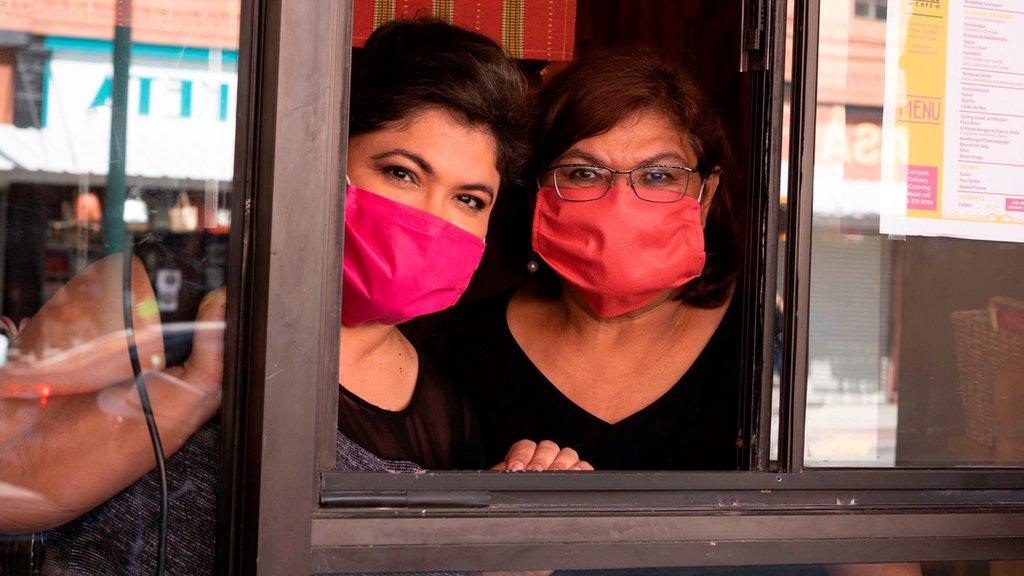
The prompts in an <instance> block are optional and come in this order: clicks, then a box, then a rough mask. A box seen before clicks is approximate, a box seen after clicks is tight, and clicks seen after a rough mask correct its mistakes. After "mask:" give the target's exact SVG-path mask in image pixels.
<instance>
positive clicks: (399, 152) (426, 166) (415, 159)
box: [370, 148, 434, 176]
mask: <svg viewBox="0 0 1024 576" xmlns="http://www.w3.org/2000/svg"><path fill="white" fill-rule="evenodd" d="M388 156H402V157H405V158H406V159H408V160H410V161H412V163H413V164H416V165H417V166H419V167H420V170H423V171H424V172H426V173H427V174H428V175H430V176H433V175H434V167H433V166H431V165H430V162H427V161H426V160H424V159H423V156H420V155H419V154H414V153H412V152H410V151H408V150H406V149H404V148H394V149H391V150H386V151H384V152H380V153H378V154H374V155H373V156H370V158H371V159H372V160H383V159H384V158H387V157H388Z"/></svg>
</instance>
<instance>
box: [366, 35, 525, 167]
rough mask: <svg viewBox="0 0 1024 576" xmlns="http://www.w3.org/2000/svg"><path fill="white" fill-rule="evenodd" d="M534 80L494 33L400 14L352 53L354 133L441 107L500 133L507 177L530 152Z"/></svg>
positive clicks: (500, 158) (496, 137)
mask: <svg viewBox="0 0 1024 576" xmlns="http://www.w3.org/2000/svg"><path fill="white" fill-rule="evenodd" d="M527 93H528V89H527V85H526V79H525V78H524V77H523V74H522V73H521V72H520V71H519V68H518V67H517V66H516V64H515V62H514V61H513V60H512V59H511V58H509V57H508V56H506V55H505V53H504V52H503V51H502V49H501V47H500V46H498V44H497V43H495V42H494V41H493V40H491V39H490V38H487V37H486V36H483V35H481V34H477V33H476V32H471V31H469V30H466V29H463V28H459V27H457V26H452V25H451V24H447V23H445V22H443V21H440V20H432V19H416V20H396V21H393V22H390V23H388V24H384V25H383V26H381V27H379V28H377V29H376V30H375V31H374V32H373V33H372V34H370V37H369V38H367V40H366V44H365V45H364V46H363V47H362V48H361V49H358V50H356V51H355V52H354V53H353V55H352V90H351V94H352V95H351V99H350V104H349V137H353V136H359V135H360V134H366V133H369V132H375V131H377V130H382V129H386V128H391V127H393V126H397V125H400V124H401V123H402V122H403V121H406V120H408V119H409V118H410V117H411V116H412V115H414V114H416V113H417V112H420V111H423V110H425V109H428V108H441V109H443V110H445V111H447V112H449V113H451V114H452V116H453V118H455V120H456V121H459V122H465V123H466V125H467V126H482V127H484V128H486V129H487V130H488V131H490V133H491V135H492V136H494V140H495V145H496V150H497V156H498V159H497V166H496V168H497V169H498V172H499V173H500V174H501V179H502V183H503V184H504V183H507V182H511V181H513V180H514V179H515V178H516V177H517V176H518V175H519V172H520V170H521V169H522V164H523V161H524V159H525V156H526V130H527V127H528V125H529V121H528V116H527V106H526V100H527Z"/></svg>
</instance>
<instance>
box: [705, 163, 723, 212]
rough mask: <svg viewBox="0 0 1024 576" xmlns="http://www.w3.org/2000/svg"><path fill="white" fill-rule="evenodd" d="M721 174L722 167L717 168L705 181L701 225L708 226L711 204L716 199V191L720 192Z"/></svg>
mask: <svg viewBox="0 0 1024 576" xmlns="http://www.w3.org/2000/svg"><path fill="white" fill-rule="evenodd" d="M721 174H722V169H721V167H719V166H715V169H714V170H712V171H711V174H710V175H709V176H708V177H707V178H705V179H704V192H703V194H701V199H700V223H701V224H702V225H704V224H707V221H708V212H709V211H710V210H711V202H712V201H714V199H715V191H716V190H718V182H719V176H720V175H721Z"/></svg>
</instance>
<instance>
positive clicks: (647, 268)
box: [533, 185, 705, 318]
mask: <svg viewBox="0 0 1024 576" xmlns="http://www.w3.org/2000/svg"><path fill="white" fill-rule="evenodd" d="M533 250H534V251H535V252H536V253H537V254H538V255H540V257H541V258H543V259H544V261H545V262H547V263H548V265H550V266H551V267H552V268H553V269H554V270H555V272H557V273H558V275H559V276H561V277H562V279H563V280H564V281H565V282H567V283H569V284H570V285H571V286H572V287H573V288H574V289H575V290H576V292H577V293H579V295H580V297H581V298H582V299H583V300H584V302H586V304H587V306H589V307H590V309H591V310H593V311H594V313H595V314H597V315H598V316H601V317H602V318H612V317H614V316H620V315H622V314H627V313H629V312H634V311H636V310H639V309H640V308H643V307H644V306H646V305H648V304H650V303H652V302H654V301H655V300H657V299H658V297H659V296H661V295H663V294H664V293H665V292H666V291H667V290H669V289H672V288H678V287H680V286H682V285H684V284H686V283H687V282H689V281H690V280H693V279H694V278H696V277H698V276H700V274H701V271H703V269H704V260H705V255H704V226H703V224H702V222H701V205H700V203H699V202H697V200H695V199H693V198H689V197H686V198H683V199H682V200H679V201H678V202H669V203H658V202H648V201H646V200H641V199H640V198H638V197H637V196H636V194H635V193H634V192H633V190H632V188H630V187H629V186H621V185H620V186H615V187H613V188H612V189H611V190H608V192H607V193H606V194H605V195H604V196H603V197H602V198H600V199H598V200H591V201H587V202H572V201H567V200H563V199H561V198H559V196H558V193H557V192H556V191H555V189H554V188H541V189H540V190H539V191H538V192H537V207H536V209H535V210H534V214H533Z"/></svg>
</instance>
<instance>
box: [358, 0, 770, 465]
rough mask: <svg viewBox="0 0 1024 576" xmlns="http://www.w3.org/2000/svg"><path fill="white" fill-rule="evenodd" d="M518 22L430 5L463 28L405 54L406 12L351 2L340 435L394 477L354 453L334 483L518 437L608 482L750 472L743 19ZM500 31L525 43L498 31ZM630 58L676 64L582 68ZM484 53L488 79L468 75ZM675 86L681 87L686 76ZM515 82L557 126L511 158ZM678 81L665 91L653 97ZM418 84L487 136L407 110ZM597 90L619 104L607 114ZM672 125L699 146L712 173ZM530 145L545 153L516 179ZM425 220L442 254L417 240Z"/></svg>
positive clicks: (411, 39)
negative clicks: (600, 473) (511, 25)
mask: <svg viewBox="0 0 1024 576" xmlns="http://www.w3.org/2000/svg"><path fill="white" fill-rule="evenodd" d="M514 4H515V3H511V4H510V3H505V4H504V6H505V7H504V9H499V6H501V3H498V2H494V3H484V5H487V6H489V8H488V9H487V10H485V11H484V12H482V13H480V14H471V13H464V12H461V11H460V10H459V9H458V6H459V5H458V3H456V8H455V10H454V11H453V12H450V13H449V12H446V11H445V9H443V8H438V9H436V10H435V13H436V14H438V15H439V16H441V17H442V18H446V19H449V20H450V21H452V22H453V23H454V27H451V28H445V29H443V32H431V33H429V34H426V33H424V35H423V36H422V37H418V36H416V34H418V32H415V31H413V32H409V33H408V35H406V36H404V38H405V39H406V44H405V45H404V46H395V43H394V42H393V39H394V38H396V37H398V36H397V35H391V36H389V35H388V30H393V29H394V28H387V27H385V28H383V31H380V30H381V29H380V28H378V29H377V30H378V31H377V32H373V30H374V25H375V24H379V23H381V22H382V21H386V20H388V19H390V18H391V17H394V18H398V19H401V18H402V17H407V16H410V15H412V14H413V13H414V9H412V8H408V9H407V8H403V7H401V6H397V7H396V8H395V10H394V13H393V14H390V13H387V14H385V13H384V12H382V11H381V10H377V9H375V8H374V6H373V5H372V3H370V2H357V3H356V4H355V16H354V22H355V28H354V36H355V39H356V46H357V47H356V49H355V53H354V57H353V74H352V86H351V95H352V99H351V102H350V103H349V110H350V132H349V137H350V140H349V149H348V158H347V160H348V174H347V175H348V178H349V181H350V185H349V187H348V188H347V194H346V214H345V221H344V227H345V248H344V251H345V252H344V260H345V262H344V265H343V268H344V270H343V272H344V275H345V277H344V279H343V281H342V309H341V316H342V324H343V326H342V329H341V343H340V348H341V353H340V368H341V374H340V378H339V379H340V383H341V386H340V387H339V396H340V401H339V428H340V431H341V433H342V434H343V435H344V437H345V439H342V442H346V441H353V442H354V443H355V445H356V446H357V447H362V448H365V449H366V450H367V451H368V452H369V453H370V455H376V456H379V457H382V458H385V459H386V460H388V461H391V462H392V463H390V464H389V463H388V462H379V461H376V460H367V457H368V456H369V455H367V454H365V453H360V452H357V451H354V450H353V449H352V447H347V448H346V447H344V446H343V450H342V454H341V456H342V457H343V458H347V459H346V460H344V461H342V462H340V465H341V467H342V468H344V469H353V468H354V469H379V468H381V467H384V468H388V467H390V468H391V469H400V470H411V469H414V467H412V466H407V465H406V464H395V463H394V462H396V461H402V462H412V463H413V464H416V465H417V466H420V467H426V468H432V469H453V468H454V469H465V468H471V469H481V468H484V469H489V468H491V467H492V466H495V465H500V464H501V463H502V462H504V461H505V457H506V455H507V454H508V452H509V450H510V448H512V446H513V445H515V444H516V443H517V442H518V441H520V440H524V439H527V440H529V441H531V442H535V443H540V442H542V441H553V442H554V443H555V444H556V445H557V446H558V450H561V449H562V448H567V447H568V448H572V449H574V450H576V451H577V455H578V456H579V457H580V458H582V459H583V460H585V461H587V462H588V463H590V464H591V465H593V466H594V467H597V468H601V469H669V470H672V469H718V470H722V469H725V470H733V469H736V468H737V467H739V466H741V463H742V462H744V461H745V458H746V452H745V451H746V450H747V446H748V440H749V437H750V433H749V430H747V429H746V423H745V422H744V421H743V418H741V415H744V414H745V413H746V412H747V408H746V406H744V405H741V403H742V402H743V401H745V400H746V399H748V397H749V394H748V391H747V390H744V388H743V387H745V386H747V385H748V383H746V382H743V381H742V379H741V375H740V369H741V366H742V364H743V363H742V362H740V361H738V358H739V357H740V355H741V353H740V350H741V342H742V339H741V338H740V334H741V330H742V328H743V322H744V321H745V319H744V318H743V317H742V313H741V310H742V309H743V302H744V300H745V299H746V298H747V297H748V295H746V294H743V293H742V290H735V291H732V290H731V288H733V287H737V286H740V285H741V284H738V283H737V281H736V279H737V278H738V277H739V275H740V274H743V273H745V271H741V270H739V262H741V261H742V260H743V253H744V251H745V250H746V249H747V241H748V240H751V241H752V239H749V238H748V237H747V236H746V229H747V227H746V224H745V223H746V222H747V220H748V213H747V211H748V210H749V207H748V206H747V203H746V200H745V197H746V194H745V190H746V189H747V182H746V175H744V174H743V171H744V168H745V167H746V165H747V158H748V157H749V153H750V150H751V149H752V148H753V147H754V146H756V145H755V144H753V143H752V142H753V141H760V140H758V139H756V138H753V137H752V136H751V134H750V132H749V127H750V126H751V124H752V123H751V122H750V114H751V109H752V108H753V107H754V104H753V103H751V102H750V100H749V94H750V92H751V89H750V85H749V81H747V80H745V77H744V76H742V75H740V74H739V73H738V72H736V71H735V70H736V67H737V63H738V62H739V42H735V43H730V44H727V47H726V48H724V49H723V48H722V47H721V45H720V43H719V41H718V39H719V38H721V37H727V38H729V37H732V38H738V37H739V31H740V25H741V13H740V8H741V6H740V4H739V3H732V2H729V3H705V4H695V3H680V2H645V3H636V2H627V1H619V2H596V1H594V2H592V1H579V2H554V3H553V4H552V5H553V6H554V8H552V9H550V10H538V11H533V10H523V11H519V12H517V11H516V10H515V8H514V7H513V6H512V5H514ZM573 7H575V10H573V9H572V8H573ZM510 20H511V21H514V22H518V23H520V24H521V25H522V29H523V30H526V31H529V32H526V33H524V34H523V35H522V36H521V37H520V36H518V35H516V34H511V33H508V30H507V29H506V28H507V22H508V21H510ZM503 21H504V22H506V25H505V27H504V28H503V25H502V22H503ZM391 26H393V27H394V26H398V27H402V26H405V27H412V28H415V26H414V25H410V24H409V23H408V22H406V23H398V24H392V25H391ZM460 26H461V28H459V27H460ZM407 30H408V28H407ZM471 30H476V31H479V32H481V33H483V34H484V36H486V37H488V38H490V40H486V41H482V40H481V39H480V38H472V37H470V36H468V34H469V31H471ZM502 30H505V33H504V34H503V33H502ZM371 34H372V35H371ZM416 38H420V39H419V40H417V39H416ZM491 41H497V42H499V43H500V44H501V45H502V47H503V48H504V49H505V52H506V53H507V54H509V55H511V56H513V61H511V62H510V61H508V60H505V59H504V58H505V57H503V56H500V53H498V54H497V55H496V47H495V46H493V45H490V44H487V43H489V42H491ZM636 43H641V44H643V45H645V46H649V47H651V48H653V49H657V50H661V51H663V52H664V54H663V55H658V56H655V55H648V54H647V53H645V52H642V51H637V50H633V51H631V52H622V51H620V52H619V53H618V54H616V55H611V56H606V57H603V58H591V59H589V60H586V62H589V63H588V64H586V66H585V67H583V66H584V64H583V62H584V60H583V59H582V58H585V57H586V54H587V53H589V52H591V51H597V50H604V49H611V48H615V47H622V46H626V45H634V44H636ZM448 53H451V56H450V57H449V55H448ZM472 54H476V56H474V57H475V58H476V61H477V62H485V63H487V64H486V66H483V67H481V66H478V65H476V64H474V65H473V66H469V65H467V64H465V63H460V62H465V59H466V58H467V57H469V55H472ZM425 55H431V56H425ZM414 59H415V61H416V62H426V63H430V64H431V66H430V67H429V68H428V67H427V66H426V65H422V66H415V67H414V66H408V63H409V62H412V61H414ZM577 64H578V66H579V67H577ZM385 65H386V66H385ZM677 66H682V67H683V68H685V69H686V70H688V72H687V75H688V76H690V77H691V79H682V75H677V76H675V77H673V76H672V74H675V68H673V67H677ZM515 68H518V69H519V70H520V71H521V72H522V73H523V75H524V76H525V78H526V82H527V83H528V84H529V85H530V87H531V88H539V89H541V90H542V91H544V92H542V94H541V96H539V99H538V100H537V101H536V102H534V103H527V104H526V105H525V106H526V107H527V108H533V109H535V110H537V111H539V112H540V113H541V114H549V119H550V120H551V122H552V123H553V124H558V125H560V126H563V127H564V129H563V128H557V129H556V128H555V127H554V125H553V126H552V127H548V128H546V129H544V130H543V131H544V132H546V134H545V135H544V136H537V137H536V138H534V140H533V142H532V143H531V142H520V140H521V139H520V138H518V137H517V135H516V134H517V133H518V132H521V131H522V130H523V128H524V127H525V124H523V125H519V126H516V125H514V124H516V123H519V122H520V120H519V119H518V118H513V117H512V116H511V115H509V114H506V113H504V112H501V113H500V114H497V115H496V114H494V113H493V111H495V110H497V111H507V110H515V109H516V108H517V107H519V106H522V105H523V104H522V103H521V102H518V103H516V102H513V100H515V98H514V96H515V93H517V92H521V91H522V90H523V87H522V84H523V83H522V82H517V81H516V80H514V77H515V75H516V72H515V71H514V70H515ZM665 69H671V70H670V72H671V73H669V74H665V73H661V72H662V71H664V70H665ZM510 70H511V72H510ZM652 70H656V71H658V73H655V74H651V73H650V72H651V71H652ZM626 71H633V72H632V75H629V74H626V75H624V73H625V72H626ZM417 75H423V76H424V77H423V78H420V77H417ZM669 77H673V78H674V79H673V80H671V81H670V82H671V83H674V84H675V85H674V86H672V87H671V88H670V89H666V87H665V86H660V87H658V86H652V82H653V83H654V84H657V83H658V82H663V81H665V79H666V78H669ZM652 79H657V80H652ZM442 80H443V81H444V84H443V92H444V94H443V96H440V97H439V96H437V95H436V94H434V92H432V90H435V89H437V87H438V86H441V82H442ZM517 83H518V84H519V86H518V87H517V86H516V84H517ZM644 83H646V84H644ZM638 85H639V86H638ZM424 86H425V87H427V88H428V90H426V92H427V93H428V94H427V95H428V96H430V97H431V98H435V99H437V98H440V101H441V102H442V105H441V106H442V108H445V109H447V110H454V111H456V116H457V117H468V118H472V119H474V120H473V123H471V124H470V125H469V126H466V125H465V124H463V125H459V123H457V122H453V121H451V118H450V115H448V116H446V115H444V114H426V113H420V111H419V109H414V108H405V109H403V108H402V106H403V105H404V104H403V102H408V101H413V102H415V101H417V100H416V99H417V98H422V97H423V94H422V93H423V92H424V89H423V87H424ZM595 86H601V87H603V88H605V89H608V91H607V92H606V93H604V94H603V95H598V96H596V97H595V96H593V94H594V92H593V91H592V90H590V89H591V88H593V87H595ZM634 89H639V90H646V91H648V93H651V94H666V93H680V92H685V93H686V94H687V98H689V99H690V101H691V103H692V104H693V106H692V108H688V110H697V111H699V112H697V113H695V114H694V115H693V116H692V117H687V118H676V117H675V116H673V114H677V113H680V109H679V108H678V107H677V106H676V102H675V101H674V100H672V101H669V100H661V101H658V102H657V103H656V104H655V105H654V106H645V107H640V106H637V105H636V102H637V100H635V99H633V100H631V97H630V96H629V92H630V91H631V90H634ZM556 91H564V92H565V93H567V94H569V95H570V98H574V99H577V100H579V102H578V105H574V108H573V110H575V111H569V109H568V108H558V109H556V108H557V107H556V104H555V102H554V101H555V100H556V99H555V98H553V97H552V95H553V94H555V92H556ZM698 92H704V93H705V94H706V95H707V97H705V96H698V95H697V94H698ZM396 95H401V98H398V97H397V96H396ZM403 99H404V100H403ZM437 101H438V100H434V101H433V102H434V106H435V107H436V105H437V104H436V103H437ZM631 102H632V104H631ZM631 105H632V106H633V107H634V109H630V108H629V106H631ZM758 105H760V103H758ZM474 107H475V108H474ZM413 111H415V112H416V113H415V114H413V113H412V112H413ZM435 112H436V110H435ZM687 114H690V112H684V113H683V115H687ZM715 115H720V116H721V118H720V119H715ZM381 118H408V120H409V121H408V122H406V123H401V124H383V123H381V121H380V119H381ZM695 118H702V119H708V120H709V122H708V123H703V120H702V122H701V123H700V126H697V124H698V123H697V122H695ZM716 120H720V122H719V121H716ZM680 123H683V124H686V125H688V126H691V128H692V130H693V131H694V132H695V133H696V132H697V131H699V134H696V137H697V139H699V140H700V141H701V146H700V147H699V149H700V154H698V147H694V146H693V145H692V144H691V143H690V139H689V137H688V136H684V134H683V133H682V132H681V131H679V130H678V129H677V128H676V126H678V125H679V124H680ZM593 125H600V126H602V128H601V129H599V130H593V129H591V128H590V126H593ZM560 130H561V131H563V132H564V133H565V134H569V136H567V137H565V138H567V140H566V141H559V140H558V138H561V136H559V135H558V134H560V133H561V132H559V131H560ZM606 134H607V135H611V136H610V137H614V138H619V139H620V140H617V141H615V142H612V141H611V140H609V139H608V138H604V137H603V136H602V135H606ZM592 138H593V140H592V141H590V140H591V139H592ZM602 138H604V139H603V140H602ZM641 140H644V142H643V143H642V145H640V144H641V142H640V141H641ZM399 142H400V143H401V146H400V147H399V146H398V144H397V143H399ZM623 142H629V143H630V144H629V145H628V146H624V145H622V143H623ZM517 143H518V144H519V145H523V144H532V153H531V151H530V150H523V151H522V152H526V154H525V155H524V156H522V157H519V159H520V160H522V159H526V160H528V162H527V163H526V167H525V168H523V167H522V166H516V164H519V163H518V162H515V161H514V160H516V154H515V152H516V148H517ZM577 145H581V146H582V148H580V147H578V146H577ZM399 148H401V149H399ZM727 149H731V152H732V154H731V155H730V154H728V153H727ZM733 159H735V161H733ZM556 165H558V166H561V167H560V168H559V169H557V170H555V169H554V167H555V166H556ZM427 166H429V167H430V170H429V171H428V170H427V168H426V167H427ZM635 168H643V169H642V170H635V171H634V170H633V169H635ZM517 183H518V184H517ZM491 192H497V194H496V197H493V196H492V194H491ZM538 198H540V199H541V200H540V201H539V202H535V200H536V199H538ZM535 208H536V209H537V212H536V214H537V215H538V216H537V217H536V218H534V214H535V212H534V210H535ZM705 211H706V214H705V213H704V212H705ZM705 217H706V219H707V223H706V225H705V224H704V222H703V219H704V218H705ZM622 218H628V219H630V220H632V222H633V223H634V226H631V227H628V228H627V227H622V226H618V225H616V224H615V223H616V222H620V221H621V219H622ZM423 220H425V221H429V222H432V223H433V225H435V226H436V230H438V231H439V232H437V233H438V234H442V232H440V231H443V234H444V235H445V236H444V241H443V242H435V239H436V238H435V237H430V236H429V235H427V234H422V235H419V234H421V232H418V231H416V230H412V229H411V227H412V224H410V223H411V222H420V221H423ZM373 230H388V231H389V232H388V233H387V234H383V233H380V234H376V235H373V234H370V233H369V232H368V231H373ZM414 234H416V236H414ZM533 236H536V237H537V238H538V240H537V241H536V242H532V241H531V237H533ZM484 239H485V240H486V244H484V243H483V242H481V241H482V240H484ZM402 243H406V245H404V246H403V244H402ZM600 246H605V247H606V248H607V249H604V248H599V247H600ZM371 254H373V255H377V256H379V255H381V254H384V255H386V256H385V257H383V258H380V257H375V258H370V255H371ZM385 261H386V262H385ZM438 262H444V266H438V264H437V263H438ZM381 263H385V264H386V266H385V265H383V264H381ZM377 264H381V265H380V266H377V267H375V266H376V265H377ZM478 264H479V265H478ZM471 275H472V276H473V278H472V282H471V283H470V284H469V287H468V289H466V286H465V284H466V280H467V279H468V278H469V277H470V276H471ZM751 285H753V283H751ZM464 290H465V291H464ZM463 291H464V292H463ZM460 296H461V299H460ZM677 297H681V298H682V299H677ZM457 299H459V302H458V304H457V305H455V306H454V307H451V308H449V307H450V306H451V305H452V304H454V303H455V301H456V300H457ZM652 311H653V312H654V313H651V312H652ZM434 312H439V314H435V315H430V314H429V313H434ZM547 320H551V321H552V322H551V323H547ZM579 322H582V323H583V324H582V325H583V330H584V332H582V333H580V332H578V331H575V330H576V329H577V328H578V327H579V325H578V323H579ZM395 325H400V326H399V328H398V329H396V328H394V326H395ZM645 326H646V327H645ZM602 334H607V335H608V338H607V339H605V338H604V337H603V336H600V335H602ZM544 446H545V448H544V450H545V451H547V450H554V449H553V448H551V447H550V446H549V445H548V444H545V445H544ZM558 450H555V453H557V451H558ZM529 451H530V452H531V453H532V451H533V448H532V447H530V449H529ZM354 454H355V456H353V455H354ZM353 458H354V459H353ZM529 463H530V459H529V458H528V459H527V460H526V461H525V462H522V463H520V464H517V465H516V466H517V467H521V466H523V465H528V464H529Z"/></svg>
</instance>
